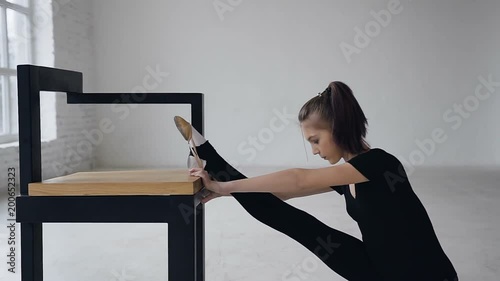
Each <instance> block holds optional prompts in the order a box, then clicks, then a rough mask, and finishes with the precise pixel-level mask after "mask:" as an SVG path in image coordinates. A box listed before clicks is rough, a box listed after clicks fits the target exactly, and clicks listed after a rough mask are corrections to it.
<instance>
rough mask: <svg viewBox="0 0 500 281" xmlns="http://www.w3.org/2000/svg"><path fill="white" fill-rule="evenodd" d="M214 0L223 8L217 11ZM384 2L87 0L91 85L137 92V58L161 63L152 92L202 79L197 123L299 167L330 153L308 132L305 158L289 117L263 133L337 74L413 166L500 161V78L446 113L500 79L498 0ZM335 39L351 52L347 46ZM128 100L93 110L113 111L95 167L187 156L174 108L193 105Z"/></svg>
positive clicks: (247, 161)
mask: <svg viewBox="0 0 500 281" xmlns="http://www.w3.org/2000/svg"><path fill="white" fill-rule="evenodd" d="M214 3H226V4H225V5H226V7H230V9H229V10H226V11H225V12H219V13H218V12H217V10H216V8H215V6H214ZM230 3H232V4H233V6H231V5H230ZM394 3H395V2H393V1H388V0H384V1H382V0H377V1H369V3H368V2H366V1H339V0H337V1H326V0H324V1H297V0H294V1H290V0H287V1H264V0H260V1H226V0H220V1H217V2H214V1H178V0H177V1H172V0H169V1H153V0H146V1H141V2H140V3H139V2H138V1H132V0H120V1H118V0H108V1H95V3H94V13H95V20H96V21H95V26H96V28H95V39H96V50H97V52H96V56H97V57H96V58H97V65H96V75H97V84H96V86H97V88H98V89H99V90H101V91H111V92H115V91H127V92H130V91H137V90H138V89H139V88H140V86H144V85H145V84H144V83H143V81H144V79H148V78H147V77H148V75H149V74H148V71H147V70H146V69H147V68H148V67H151V68H155V67H158V68H159V70H160V71H162V72H165V73H168V76H167V75H166V74H165V76H163V77H160V78H161V79H159V80H158V81H157V82H158V83H156V85H155V86H154V87H151V88H150V90H149V91H151V92H203V93H204V94H205V95H206V96H205V118H206V119H205V120H206V121H205V130H206V131H205V135H206V137H207V138H208V139H209V140H210V141H211V142H212V144H214V145H215V146H216V148H217V149H218V151H219V152H220V153H221V154H222V155H223V156H224V157H225V158H226V159H228V160H229V161H230V162H232V163H234V164H236V165H241V166H260V165H269V166H303V165H325V164H326V163H325V162H324V161H320V159H317V157H314V158H313V156H312V155H311V153H310V147H309V146H308V144H307V143H306V149H307V153H308V157H309V162H306V155H305V152H304V144H303V140H302V135H301V132H300V129H299V127H298V124H297V123H294V122H289V123H288V124H287V125H286V126H285V127H284V129H283V130H281V131H280V129H279V128H277V129H275V130H274V132H273V134H274V136H273V137H271V138H268V139H266V137H267V136H268V135H266V132H267V133H269V132H270V130H269V128H270V122H271V121H272V120H273V118H275V117H276V113H275V111H283V110H284V109H286V112H288V113H289V114H291V115H292V118H293V120H295V119H296V115H297V113H298V110H299V109H300V107H301V106H302V104H303V103H304V102H306V101H307V100H308V99H309V98H311V97H313V96H314V95H316V94H317V93H318V92H320V91H322V90H324V89H325V88H326V86H327V85H328V83H329V82H331V81H334V80H340V81H344V82H346V83H347V84H348V85H349V86H351V88H352V89H353V90H354V93H355V96H356V97H357V99H358V101H359V102H360V104H361V106H362V108H363V109H364V111H365V114H366V115H367V118H368V119H369V125H370V127H369V133H368V141H369V142H370V143H371V145H372V146H373V147H382V148H384V149H386V150H387V151H389V152H391V153H393V154H395V155H396V156H398V157H399V158H400V159H401V160H403V161H405V162H406V163H407V164H409V165H412V166H415V165H418V164H422V163H421V162H419V161H420V160H423V161H422V162H423V165H430V166H440V165H451V166H461V165H471V166H485V165H500V149H498V147H497V145H498V139H499V137H500V135H499V133H498V124H497V123H496V122H497V120H498V119H499V113H498V111H496V112H495V110H496V109H498V107H499V105H500V97H499V94H500V88H498V87H497V88H496V89H495V90H496V91H495V92H494V93H493V94H492V95H491V96H490V97H489V98H486V99H485V100H482V101H479V107H478V108H477V110H475V111H473V112H470V117H467V118H465V117H458V116H459V115H458V113H452V114H450V115H449V116H448V117H447V118H448V119H445V117H443V114H445V113H446V112H447V110H449V109H451V110H453V106H454V104H460V103H462V102H463V101H464V100H465V99H467V100H468V99H470V98H472V96H473V95H474V91H475V89H476V86H477V85H478V84H479V83H480V82H479V80H478V77H485V78H487V77H488V75H492V78H493V80H494V81H500V68H499V65H500V64H499V62H500V56H499V55H498V53H497V50H498V49H500V40H499V36H498V32H496V28H497V27H498V26H500V18H498V16H497V15H498V12H499V10H500V2H498V1H494V0H490V1H475V2H471V1H465V0H462V1H455V0H453V1H452V0H447V1H430V0H428V1H410V0H406V1H401V2H400V3H399V5H397V4H394ZM228 5H229V6H228ZM388 6H390V7H391V11H392V16H391V19H390V21H388V24H384V25H385V26H384V27H382V28H381V29H380V30H379V31H378V32H377V30H375V31H374V32H375V34H373V33H372V35H373V37H372V38H371V40H370V42H369V43H368V44H366V46H362V45H360V44H361V43H363V42H361V41H359V42H358V43H359V44H357V45H356V44H355V39H357V38H355V37H356V36H357V34H358V33H357V32H356V28H360V29H361V30H365V27H366V25H367V24H368V25H370V24H373V23H374V22H375V17H374V15H373V13H378V12H379V11H381V10H382V9H384V10H388ZM379 26H380V25H379ZM342 44H350V45H353V46H358V47H360V48H359V49H358V51H359V52H358V53H354V54H352V55H351V56H350V59H348V57H347V56H346V55H345V54H344V53H343V51H342V49H341V45H342ZM138 86H139V88H138ZM122 110H124V109H123V108H122ZM124 112H125V111H121V112H118V110H116V109H115V110H112V109H111V107H109V106H108V107H104V106H98V109H97V114H98V119H99V120H102V119H104V118H111V120H112V122H113V124H114V125H115V127H113V128H114V131H113V132H112V133H110V134H107V135H106V136H105V137H104V139H103V141H102V143H101V144H100V146H99V147H98V154H97V155H98V156H97V165H98V166H100V167H136V166H164V165H183V164H184V162H185V155H186V153H187V148H185V144H184V143H183V142H182V140H181V138H180V135H178V133H177V131H176V130H175V127H174V126H173V122H172V118H173V116H174V115H176V114H180V115H182V116H185V117H189V114H188V113H189V111H188V108H187V107H180V108H179V107H176V106H157V105H140V106H138V107H136V108H130V112H129V114H127V115H126V114H125V113H124ZM452 116H454V117H453V118H455V120H451V119H449V118H452ZM458 121H463V122H462V123H460V124H458V123H457V122H458ZM278 124H279V123H278ZM438 128H441V129H442V131H441V133H442V134H444V135H445V136H446V137H447V138H446V140H445V141H444V142H443V143H436V146H435V151H433V152H431V153H430V154H429V155H425V154H423V152H422V151H423V150H422V149H421V148H419V146H417V144H416V142H417V141H423V140H424V139H426V138H431V137H432V135H433V133H432V132H433V130H435V129H438ZM271 132H272V131H271ZM259 134H260V137H261V138H262V137H263V138H264V139H263V140H264V141H266V140H267V141H269V143H265V144H263V143H262V139H260V140H259V143H260V145H261V148H262V150H261V151H259V150H255V151H256V155H255V157H254V158H252V157H251V155H250V154H249V153H248V150H249V149H255V148H252V146H251V145H250V144H249V143H245V142H248V140H249V137H257V138H259ZM238 146H242V147H240V149H238ZM179 147H181V149H179ZM241 148H243V150H242V149H241ZM418 153H420V154H421V155H423V158H421V159H419V158H418V157H416V156H418ZM311 158H313V159H311Z"/></svg>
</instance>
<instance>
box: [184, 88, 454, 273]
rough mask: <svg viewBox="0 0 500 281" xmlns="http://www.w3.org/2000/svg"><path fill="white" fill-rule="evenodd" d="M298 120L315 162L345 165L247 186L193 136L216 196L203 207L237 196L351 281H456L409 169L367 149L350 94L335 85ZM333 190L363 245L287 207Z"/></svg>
mask: <svg viewBox="0 0 500 281" xmlns="http://www.w3.org/2000/svg"><path fill="white" fill-rule="evenodd" d="M298 118H299V122H300V126H301V128H302V130H303V132H304V135H305V138H306V139H307V140H308V141H309V142H310V143H311V146H312V152H313V154H317V155H319V156H320V157H321V158H323V159H325V160H327V161H329V162H330V164H332V165H333V164H336V163H338V162H339V160H340V159H341V158H343V159H344V161H345V163H344V164H339V165H334V166H330V167H327V168H319V169H299V168H296V169H288V170H283V171H279V172H275V173H271V174H267V175H262V176H257V177H253V178H246V177H245V176H244V175H242V174H241V173H240V172H238V171H236V170H235V169H234V168H233V167H232V166H231V165H229V164H228V163H227V162H226V161H225V160H224V159H223V158H222V157H221V156H220V155H219V154H218V153H217V152H216V150H215V149H214V147H213V146H212V145H211V144H210V143H209V142H208V141H206V140H205V139H204V138H203V137H202V136H201V135H200V134H199V133H198V132H196V131H195V130H194V128H193V138H195V139H196V141H197V142H196V143H198V144H201V145H198V146H197V147H196V151H197V153H198V155H199V157H200V158H201V159H203V160H205V161H206V162H205V163H206V165H205V167H204V168H203V169H201V168H193V169H190V174H191V175H192V176H199V177H201V178H202V180H203V183H204V185H205V187H206V189H208V190H209V191H210V193H209V195H207V196H206V197H205V198H204V199H203V201H202V202H203V203H206V202H208V201H209V200H212V199H214V198H216V197H219V196H233V197H234V198H235V199H236V200H237V201H238V202H239V203H240V204H241V205H242V206H243V208H245V210H246V211H248V212H249V213H250V215H252V216H253V217H254V218H255V219H257V220H259V221H260V222H262V223H264V224H266V225H268V226H269V227H272V228H273V229H276V230H277V231H280V232H282V233H283V234H286V235H288V236H289V237H291V238H292V239H294V240H295V241H297V242H298V243H300V244H302V245H303V246H304V247H306V248H307V249H309V250H310V251H311V252H312V253H314V254H315V255H316V256H317V257H318V258H320V259H321V260H322V261H323V262H324V263H325V264H326V265H327V266H328V267H330V268H331V269H332V270H334V271H335V272H336V273H338V274H339V275H341V276H342V277H344V278H345V279H347V280H360V281H377V280H397V281H413V280H414V281H458V277H457V273H456V271H455V269H454V267H453V265H452V263H451V262H450V260H449V259H448V257H447V256H446V254H445V253H444V251H443V249H442V247H441V245H440V243H439V241H438V238H437V237H436V234H435V232H434V229H433V226H432V223H431V221H430V219H429V216H428V214H427V212H426V210H425V208H424V206H423V205H422V203H421V201H420V200H419V199H418V197H417V196H416V194H415V193H414V192H413V189H412V187H411V185H410V182H409V180H408V177H407V175H406V172H405V170H404V168H403V165H402V164H401V162H400V161H399V160H398V159H397V158H396V157H394V156H393V155H392V154H390V153H388V152H386V151H385V150H383V149H381V148H370V146H369V145H368V143H367V142H366V141H365V135H366V126H367V125H368V122H367V119H366V118H365V115H364V114H363V111H362V110H361V108H360V106H359V104H358V102H357V101H356V99H355V97H354V95H353V93H352V91H351V89H350V88H349V87H348V86H347V85H346V84H344V83H342V82H338V81H336V82H332V83H330V85H329V86H328V88H327V89H326V90H325V91H324V92H323V93H320V94H318V95H317V96H315V97H313V98H311V99H310V100H309V101H308V102H307V103H306V104H304V106H303V107H302V109H301V110H300V113H299V116H298ZM333 190H335V191H336V192H338V193H339V194H340V195H344V197H345V200H346V206H347V212H348V214H349V215H350V216H351V217H352V218H353V219H354V220H355V221H356V222H357V223H358V225H359V228H360V231H361V234H362V240H359V239H357V238H355V237H353V236H351V235H348V234H346V233H343V232H341V231H338V230H336V229H333V228H331V227H329V226H327V225H325V224H324V223H322V222H321V221H319V220H317V219H316V218H314V217H313V216H311V215H310V214H308V213H306V212H304V211H302V210H299V209H297V208H295V207H293V206H291V205H289V204H287V203H285V202H284V200H287V199H289V198H294V197H299V196H307V195H313V194H318V193H323V192H328V191H333Z"/></svg>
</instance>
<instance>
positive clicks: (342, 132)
mask: <svg viewBox="0 0 500 281" xmlns="http://www.w3.org/2000/svg"><path fill="white" fill-rule="evenodd" d="M299 122H300V126H301V128H302V130H303V132H304V135H305V138H306V139H307V140H308V141H309V142H310V143H311V146H312V149H313V154H319V155H320V156H321V157H322V158H324V159H325V160H328V161H329V162H330V163H331V164H335V163H337V162H338V161H339V160H340V158H344V157H346V156H347V157H348V156H349V155H357V154H360V153H362V152H364V151H366V150H368V149H369V144H368V143H367V142H366V141H365V137H366V126H367V125H368V121H367V119H366V117H365V115H364V113H363V110H361V107H360V106H359V103H358V101H357V100H356V98H355V97H354V95H353V93H352V90H351V89H350V88H349V87H348V86H347V85H346V84H344V83H342V82H339V81H335V82H332V83H330V85H328V87H327V88H326V90H325V91H323V92H322V93H320V94H318V95H317V96H315V97H313V98H311V99H310V100H309V101H307V102H306V103H305V104H304V105H303V106H302V108H301V109H300V112H299ZM346 160H347V159H346Z"/></svg>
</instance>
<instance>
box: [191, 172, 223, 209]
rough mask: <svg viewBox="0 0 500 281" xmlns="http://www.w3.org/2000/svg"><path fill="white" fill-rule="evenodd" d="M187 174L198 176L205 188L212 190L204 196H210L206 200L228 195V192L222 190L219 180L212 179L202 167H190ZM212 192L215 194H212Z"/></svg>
mask: <svg viewBox="0 0 500 281" xmlns="http://www.w3.org/2000/svg"><path fill="white" fill-rule="evenodd" d="M189 174H190V175H191V176H194V177H200V178H201V179H202V181H203V185H204V186H205V188H206V189H208V190H210V191H211V192H212V194H209V195H207V197H206V198H208V197H210V199H208V200H207V202H208V201H209V200H211V199H213V198H216V197H219V196H224V195H230V194H225V193H224V192H223V189H222V183H221V182H218V181H214V180H212V179H211V178H210V175H209V174H208V172H207V171H205V170H203V169H202V168H191V169H189ZM214 193H215V194H216V195H214ZM217 195H218V196H217Z"/></svg>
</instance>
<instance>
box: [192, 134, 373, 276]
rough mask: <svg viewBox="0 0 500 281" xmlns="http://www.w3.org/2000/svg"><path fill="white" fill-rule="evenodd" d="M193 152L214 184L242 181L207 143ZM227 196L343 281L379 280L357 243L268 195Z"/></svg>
mask: <svg viewBox="0 0 500 281" xmlns="http://www.w3.org/2000/svg"><path fill="white" fill-rule="evenodd" d="M197 152H198V154H199V156H200V158H202V159H204V160H206V161H207V162H206V166H205V170H206V171H207V172H208V173H209V174H210V175H211V176H212V177H213V178H214V179H216V180H217V181H221V182H224V181H231V180H238V179H244V178H246V177H245V176H244V175H243V174H241V173H240V172H238V171H237V170H236V169H234V168H233V167H232V166H231V165H230V164H229V163H227V162H226V161H225V160H224V159H223V158H222V157H221V156H220V155H219V154H218V153H217V151H216V150H215V149H214V147H213V146H212V145H211V144H210V143H209V142H208V141H207V142H205V143H204V144H202V145H201V146H199V147H197ZM231 195H232V196H233V197H234V198H236V200H238V202H239V203H240V204H241V205H242V206H243V208H245V210H247V212H248V213H249V214H250V215H252V216H253V217H254V218H255V219H257V220H258V221H260V222H262V223H264V224H265V225H267V226H269V227H271V228H273V229H275V230H277V231H279V232H281V233H283V234H286V235H288V236H289V237H290V238H292V239H294V240H295V241H297V242H299V243H300V244H302V245H303V246H304V247H306V248H307V249H309V251H311V252H312V253H314V254H315V255H316V256H317V257H318V258H320V259H321V260H322V261H323V262H324V263H325V264H326V265H327V266H328V267H330V268H331V269H332V270H334V271H335V272H336V273H338V274H339V275H340V276H342V277H344V278H346V279H347V280H359V281H378V280H382V278H381V277H380V276H379V275H378V274H377V273H376V271H375V269H374V268H373V265H372V263H371V262H370V260H369V258H368V255H367V253H366V250H365V246H364V244H363V242H362V241H361V240H359V239H357V238H355V237H353V236H351V235H348V234H346V233H344V232H341V231H338V230H336V229H333V228H331V227H329V226H327V225H325V224H324V223H323V222H321V221H319V220H318V219H316V218H315V217H313V216H311V215H310V214H308V213H306V212H304V211H302V210H299V209H297V208H295V207H293V206H291V205H289V204H287V203H286V202H284V201H282V200H281V199H279V198H278V197H276V196H275V195H273V194H272V193H264V192H246V193H231Z"/></svg>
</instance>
